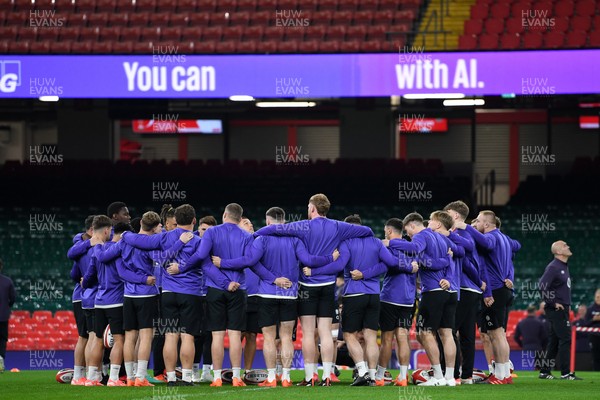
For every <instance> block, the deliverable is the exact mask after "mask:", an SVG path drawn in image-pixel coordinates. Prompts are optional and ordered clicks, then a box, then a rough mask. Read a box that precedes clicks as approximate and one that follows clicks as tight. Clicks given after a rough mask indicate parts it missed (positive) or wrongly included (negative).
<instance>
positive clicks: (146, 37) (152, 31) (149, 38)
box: [139, 28, 161, 42]
mask: <svg viewBox="0 0 600 400" xmlns="http://www.w3.org/2000/svg"><path fill="white" fill-rule="evenodd" d="M160 36H161V32H160V28H141V30H140V39H139V40H140V41H142V42H158V41H159V40H160Z"/></svg>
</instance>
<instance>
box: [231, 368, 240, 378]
mask: <svg viewBox="0 0 600 400" xmlns="http://www.w3.org/2000/svg"><path fill="white" fill-rule="evenodd" d="M231 369H232V370H233V377H234V378H238V379H240V378H241V372H242V369H241V368H240V367H237V368H236V367H234V368H231Z"/></svg>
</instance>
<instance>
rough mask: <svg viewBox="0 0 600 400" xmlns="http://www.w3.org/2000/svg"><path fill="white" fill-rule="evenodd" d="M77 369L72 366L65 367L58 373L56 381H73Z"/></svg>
mask: <svg viewBox="0 0 600 400" xmlns="http://www.w3.org/2000/svg"><path fill="white" fill-rule="evenodd" d="M74 374H75V371H74V370H73V369H72V368H63V369H61V370H60V371H58V372H57V373H56V382H58V383H67V384H69V383H71V381H72V380H73V375H74Z"/></svg>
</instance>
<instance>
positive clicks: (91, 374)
mask: <svg viewBox="0 0 600 400" xmlns="http://www.w3.org/2000/svg"><path fill="white" fill-rule="evenodd" d="M97 375H98V367H89V368H88V373H87V379H88V381H95V380H96V379H98V377H97Z"/></svg>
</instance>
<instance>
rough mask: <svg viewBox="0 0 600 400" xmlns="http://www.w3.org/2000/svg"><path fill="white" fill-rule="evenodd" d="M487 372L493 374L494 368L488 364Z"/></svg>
mask: <svg viewBox="0 0 600 400" xmlns="http://www.w3.org/2000/svg"><path fill="white" fill-rule="evenodd" d="M488 371H490V374H493V373H494V366H493V365H492V364H488Z"/></svg>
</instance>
